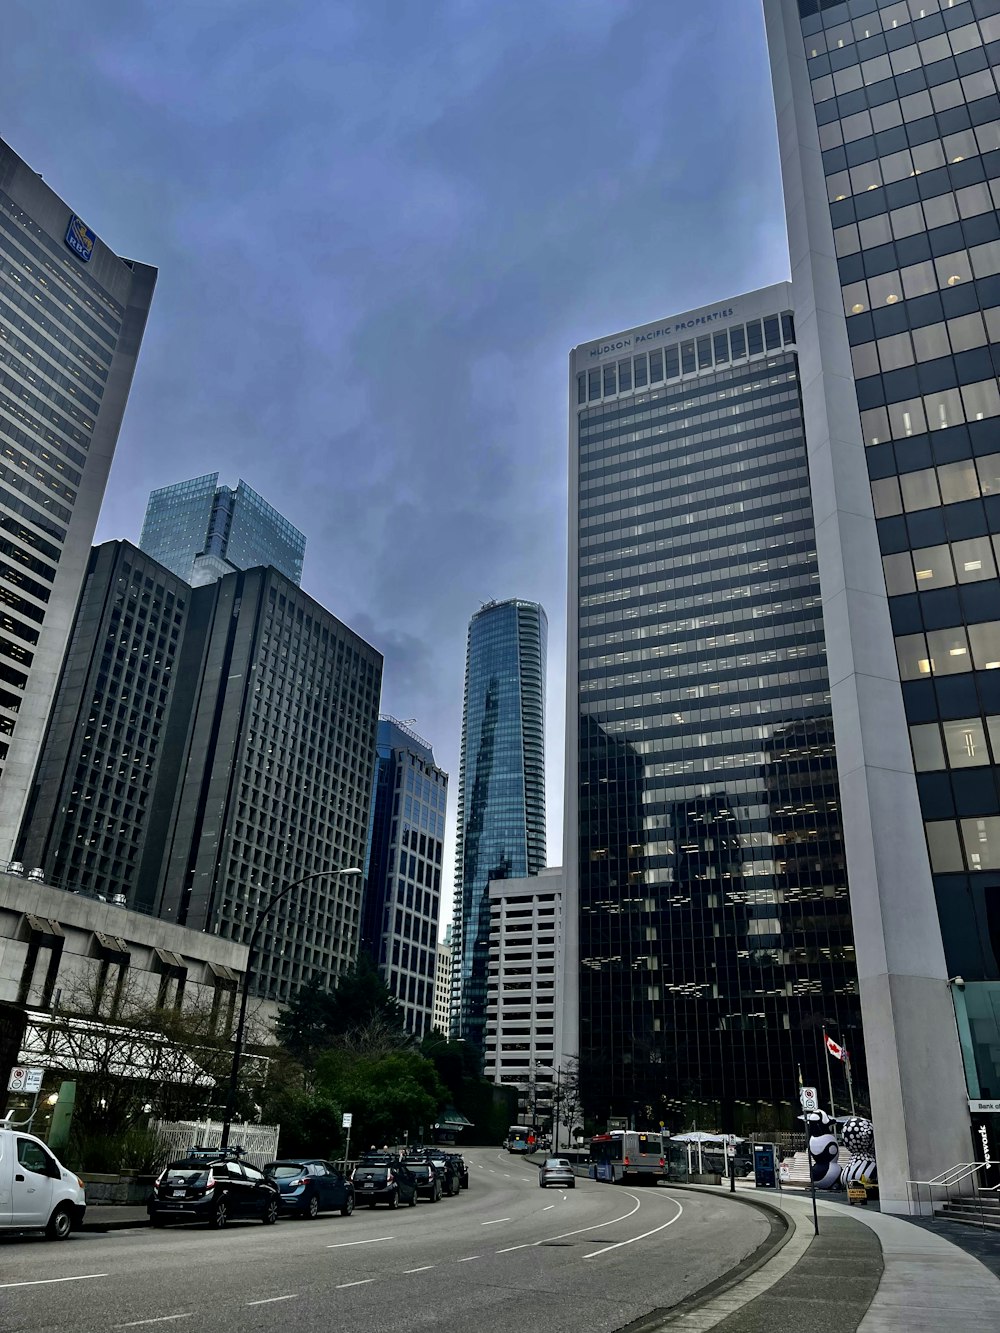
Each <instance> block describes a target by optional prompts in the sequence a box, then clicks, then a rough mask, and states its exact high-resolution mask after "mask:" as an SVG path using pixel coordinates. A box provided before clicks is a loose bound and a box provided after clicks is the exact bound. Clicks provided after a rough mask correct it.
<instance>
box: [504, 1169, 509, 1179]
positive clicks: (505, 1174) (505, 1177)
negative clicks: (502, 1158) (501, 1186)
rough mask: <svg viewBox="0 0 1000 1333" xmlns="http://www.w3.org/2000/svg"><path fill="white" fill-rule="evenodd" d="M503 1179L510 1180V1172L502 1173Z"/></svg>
mask: <svg viewBox="0 0 1000 1333" xmlns="http://www.w3.org/2000/svg"><path fill="white" fill-rule="evenodd" d="M503 1178H504V1180H510V1172H509V1171H505V1172H504V1173H503Z"/></svg>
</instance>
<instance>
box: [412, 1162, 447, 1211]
mask: <svg viewBox="0 0 1000 1333" xmlns="http://www.w3.org/2000/svg"><path fill="white" fill-rule="evenodd" d="M406 1169H407V1170H408V1171H410V1172H412V1174H413V1177H414V1179H415V1180H416V1182H417V1198H419V1199H426V1200H427V1201H428V1202H429V1203H437V1202H438V1200H439V1199H440V1198H441V1193H442V1191H441V1177H440V1176H439V1175H438V1173H437V1172H436V1171H435V1170H434V1168H433V1166H431V1164H430V1162H413V1161H409V1160H407V1162H406Z"/></svg>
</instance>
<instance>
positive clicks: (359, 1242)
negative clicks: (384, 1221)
mask: <svg viewBox="0 0 1000 1333" xmlns="http://www.w3.org/2000/svg"><path fill="white" fill-rule="evenodd" d="M395 1239H396V1237H395V1236H372V1238H371V1240H342V1241H341V1242H340V1244H339V1245H328V1246H327V1247H326V1248H327V1249H328V1250H346V1249H347V1248H348V1246H351V1245H377V1244H378V1243H379V1241H381V1240H395Z"/></svg>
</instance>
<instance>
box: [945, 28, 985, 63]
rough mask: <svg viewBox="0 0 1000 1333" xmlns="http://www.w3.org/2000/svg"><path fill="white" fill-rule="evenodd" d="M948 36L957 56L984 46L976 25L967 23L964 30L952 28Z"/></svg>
mask: <svg viewBox="0 0 1000 1333" xmlns="http://www.w3.org/2000/svg"><path fill="white" fill-rule="evenodd" d="M948 36H949V37H950V38H951V49H952V50H953V51H954V52H955V54H956V55H958V54H959V52H960V51H971V50H972V48H973V47H974V46H982V44H983V39H982V38H981V37H980V35H979V29H978V28H977V27H976V25H975V24H974V23H967V24H966V25H965V27H964V28H952V30H951V32H950V33H949V34H948Z"/></svg>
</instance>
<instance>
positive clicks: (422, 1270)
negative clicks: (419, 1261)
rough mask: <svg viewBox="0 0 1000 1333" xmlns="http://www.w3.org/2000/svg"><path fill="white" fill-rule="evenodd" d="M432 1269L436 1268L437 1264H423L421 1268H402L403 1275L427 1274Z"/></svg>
mask: <svg viewBox="0 0 1000 1333" xmlns="http://www.w3.org/2000/svg"><path fill="white" fill-rule="evenodd" d="M432 1268H437V1264H424V1266H423V1268H404V1269H403V1272H404V1274H405V1273H428V1272H430V1270H431V1269H432Z"/></svg>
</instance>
